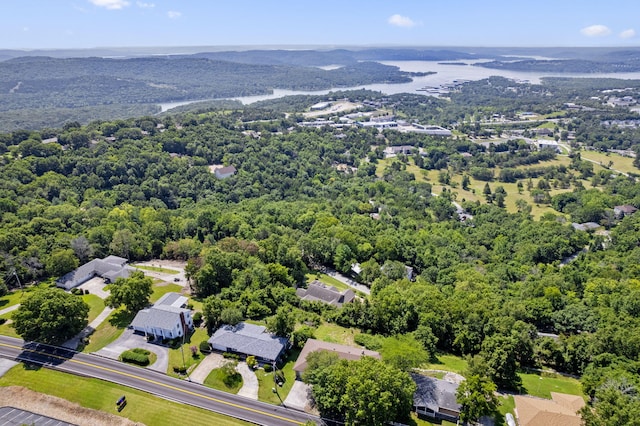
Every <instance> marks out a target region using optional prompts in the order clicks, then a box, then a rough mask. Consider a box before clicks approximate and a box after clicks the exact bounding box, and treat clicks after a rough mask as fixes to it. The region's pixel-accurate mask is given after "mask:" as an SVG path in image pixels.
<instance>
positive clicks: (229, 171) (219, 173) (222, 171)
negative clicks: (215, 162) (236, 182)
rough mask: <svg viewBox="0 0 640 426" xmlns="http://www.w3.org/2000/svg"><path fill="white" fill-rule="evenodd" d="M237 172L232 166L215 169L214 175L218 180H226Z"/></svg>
mask: <svg viewBox="0 0 640 426" xmlns="http://www.w3.org/2000/svg"><path fill="white" fill-rule="evenodd" d="M236 172H237V170H236V168H235V167H233V166H226V167H220V168H217V169H215V171H214V174H215V176H216V178H218V179H226V178H228V177H230V176H233V175H235V174H236Z"/></svg>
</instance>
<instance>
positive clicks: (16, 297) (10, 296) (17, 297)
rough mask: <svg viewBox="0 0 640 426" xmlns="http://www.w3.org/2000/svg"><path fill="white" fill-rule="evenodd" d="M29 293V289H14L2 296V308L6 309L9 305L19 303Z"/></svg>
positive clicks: (0, 307)
mask: <svg viewBox="0 0 640 426" xmlns="http://www.w3.org/2000/svg"><path fill="white" fill-rule="evenodd" d="M27 295H29V292H28V291H22V290H14V291H11V292H9V293H7V294H6V295H5V296H2V297H0V309H6V308H8V307H9V306H13V305H17V304H18V303H20V302H21V301H22V300H23V298H25V297H27Z"/></svg>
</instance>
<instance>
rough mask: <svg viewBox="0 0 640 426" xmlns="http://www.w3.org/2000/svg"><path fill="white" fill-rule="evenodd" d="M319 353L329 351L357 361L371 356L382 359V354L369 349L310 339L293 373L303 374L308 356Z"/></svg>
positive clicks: (342, 357)
mask: <svg viewBox="0 0 640 426" xmlns="http://www.w3.org/2000/svg"><path fill="white" fill-rule="evenodd" d="M317 351H329V352H333V353H335V354H338V356H339V357H340V358H341V359H348V360H357V359H360V358H362V357H363V356H370V357H374V358H378V359H380V354H379V353H378V352H376V351H370V350H368V349H363V348H357V347H354V346H346V345H339V344H337V343H330V342H323V341H321V340H316V339H309V340H307V343H305V345H304V348H302V352H300V355H299V356H298V359H297V360H296V363H295V364H294V366H293V371H295V372H297V373H301V372H303V371H305V370H306V369H307V356H308V355H309V354H310V353H312V352H317Z"/></svg>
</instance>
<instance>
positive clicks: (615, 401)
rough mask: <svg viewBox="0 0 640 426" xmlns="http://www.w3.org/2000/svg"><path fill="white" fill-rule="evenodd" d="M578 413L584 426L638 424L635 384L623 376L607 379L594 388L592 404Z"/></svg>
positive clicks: (639, 405) (639, 413) (639, 402)
mask: <svg viewBox="0 0 640 426" xmlns="http://www.w3.org/2000/svg"><path fill="white" fill-rule="evenodd" d="M580 414H581V415H582V418H583V421H584V424H585V425H586V426H617V425H631V426H638V425H640V398H639V397H638V387H637V384H636V383H634V382H633V381H632V380H629V379H627V378H625V377H620V378H616V379H609V380H608V381H607V382H606V383H604V384H603V385H602V386H601V387H600V388H599V389H598V390H596V393H595V398H594V399H593V405H592V406H591V407H590V406H585V407H584V408H583V409H582V410H581V411H580Z"/></svg>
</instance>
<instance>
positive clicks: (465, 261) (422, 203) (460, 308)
mask: <svg viewBox="0 0 640 426" xmlns="http://www.w3.org/2000/svg"><path fill="white" fill-rule="evenodd" d="M47 61H50V59H47ZM100 61H102V60H100ZM160 61H162V60H160ZM142 62H144V61H142ZM142 62H141V63H142ZM176 63H177V62H176ZM106 64H109V62H106ZM554 84H555V85H554ZM567 85H569V83H567V82H566V81H556V82H555V83H554V81H553V80H551V81H549V82H545V84H543V85H539V86H538V85H523V86H522V87H519V88H518V89H517V90H516V91H515V92H514V91H513V90H507V89H506V87H512V86H513V83H512V82H508V81H505V80H502V79H490V80H484V81H481V82H476V83H470V84H469V85H467V86H465V88H464V89H462V90H461V92H460V93H455V94H453V95H452V96H451V99H450V100H443V99H436V98H427V97H423V96H420V95H406V94H403V95H396V96H392V97H385V96H382V95H380V94H376V93H373V92H366V91H362V92H353V93H346V94H345V93H342V94H338V95H336V97H338V96H339V97H343V96H349V97H350V98H351V99H353V100H357V101H365V100H369V101H376V102H379V103H382V104H384V105H385V107H386V108H389V109H393V110H394V111H395V112H396V114H398V115H402V116H403V117H406V118H407V119H409V120H416V121H420V122H424V123H439V124H445V125H447V126H448V127H450V126H451V125H452V123H454V122H459V123H463V122H465V117H466V118H467V119H469V120H466V122H467V123H468V124H469V123H470V124H469V126H470V127H469V128H468V129H467V130H466V131H468V132H473V131H476V130H478V129H480V128H481V126H480V117H482V116H484V115H489V116H491V115H492V114H494V113H509V112H510V113H512V114H516V113H517V112H518V111H522V110H523V109H524V108H525V107H527V108H526V109H527V110H534V111H535V110H540V111H541V112H542V110H543V109H549V110H552V109H553V106H554V105H556V106H557V108H558V109H557V110H560V111H561V110H562V106H561V105H562V103H563V101H564V99H571V98H572V96H573V99H575V96H574V95H573V94H571V90H576V91H578V90H580V91H585V93H586V91H587V90H588V89H587V87H586V86H587V85H584V86H581V87H576V88H573V89H569V88H567ZM546 93H553V94H554V96H553V97H549V96H547V95H546ZM581 93H582V92H581ZM563 96H564V98H563ZM472 99H476V102H477V103H474V102H473V101H472ZM479 99H482V102H480V101H479ZM550 99H551V100H550ZM317 101H318V98H314V97H306V98H304V97H303V98H294V99H292V100H291V103H292V104H295V105H296V106H297V107H296V110H294V111H291V110H290V111H288V112H294V113H295V112H301V111H303V109H304V108H302V106H303V105H304V106H306V107H308V106H310V105H312V104H313V103H315V102H317ZM480 103H481V105H478V104H480ZM284 104H285V101H283V100H281V101H278V102H274V103H272V104H267V103H265V104H259V105H258V107H253V108H241V107H237V108H230V107H229V106H227V108H225V109H213V110H212V109H206V108H204V109H201V110H198V111H192V112H184V113H180V114H175V115H166V116H162V117H158V116H145V117H140V118H135V119H124V120H110V121H94V122H92V123H90V124H89V125H87V126H81V125H80V124H79V123H75V122H69V123H67V124H66V125H65V126H64V127H62V128H59V129H53V128H52V129H47V130H42V131H27V130H21V131H14V132H12V133H6V134H2V135H0V148H1V151H2V157H1V161H2V168H1V169H0V174H1V178H0V211H1V212H2V224H1V228H0V271H1V272H2V275H3V279H4V281H5V282H6V283H7V284H8V285H10V286H14V285H15V284H16V281H15V276H16V275H17V276H18V277H19V279H20V281H21V282H25V283H29V282H36V281H41V280H46V279H48V278H55V277H58V276H60V275H62V274H64V273H65V272H68V271H69V270H72V269H73V268H75V267H77V265H79V264H81V263H83V262H85V261H87V260H88V259H90V258H92V257H93V256H105V255H108V254H114V255H118V256H123V257H126V258H129V259H132V260H141V259H150V258H157V257H165V258H171V259H182V260H188V267H187V273H188V275H189V277H190V278H191V280H192V283H193V284H192V286H193V291H194V293H195V294H196V295H197V296H198V297H200V298H202V299H203V300H204V302H205V316H206V317H207V321H208V323H209V325H210V326H213V325H215V324H216V323H218V322H220V321H221V319H222V318H223V317H224V315H226V316H227V317H228V316H229V315H232V316H234V317H240V318H251V319H263V318H267V317H269V316H271V315H274V314H278V312H279V309H278V308H279V307H281V306H290V308H291V310H292V312H294V313H295V315H296V318H297V319H298V320H299V321H300V322H302V321H305V322H306V323H307V324H314V323H318V321H319V320H320V319H323V320H325V321H330V322H335V323H337V324H340V325H344V326H349V327H356V328H358V329H360V330H362V331H365V332H366V334H364V335H363V337H361V338H360V343H362V344H364V345H367V346H369V347H373V348H375V347H378V346H379V345H380V340H379V339H382V338H387V337H391V336H395V337H396V338H398V339H400V340H399V341H401V340H402V339H413V340H411V341H412V342H414V343H415V342H418V343H417V344H418V345H419V346H420V347H421V348H422V350H424V353H425V354H427V356H434V355H435V354H436V353H438V352H439V351H444V352H448V353H454V354H459V355H464V356H468V357H470V364H471V368H472V370H473V371H474V372H483V374H486V375H488V376H489V377H490V379H491V380H492V381H494V382H495V383H496V384H497V385H498V386H499V387H500V388H503V389H513V390H517V389H519V388H520V386H521V383H520V382H519V378H518V376H517V374H516V372H517V371H518V369H519V368H524V367H542V368H553V369H555V370H558V371H561V372H564V373H570V374H574V375H580V376H582V380H583V386H584V391H585V394H586V395H588V396H589V397H595V399H594V407H595V408H596V411H595V413H596V414H594V416H596V415H600V413H601V412H600V411H598V410H605V409H611V407H613V410H619V411H624V410H629V409H631V408H633V407H636V408H637V405H638V403H639V402H638V400H637V397H635V396H633V395H635V394H633V395H631V394H628V393H625V389H626V388H625V387H624V386H627V385H628V386H631V387H632V388H633V389H637V386H639V385H640V382H639V380H638V377H639V376H638V371H639V368H640V358H639V357H640V280H639V278H640V269H639V268H638V264H639V259H640V231H639V230H640V216H639V215H632V216H628V217H625V218H622V219H620V218H613V217H611V215H610V214H611V211H612V209H613V207H614V206H616V205H620V204H633V205H635V206H640V187H639V186H638V185H637V183H636V182H635V178H634V177H633V176H625V175H622V174H614V173H604V174H603V175H602V176H600V178H599V180H598V182H597V183H596V184H595V185H593V187H592V188H589V189H587V188H586V187H585V186H584V184H583V183H582V181H584V180H585V179H593V177H594V175H595V173H593V170H592V169H593V167H591V170H589V167H588V166H585V162H584V161H582V160H581V158H580V155H579V154H578V155H575V154H574V155H572V158H571V161H570V164H569V165H568V166H565V167H564V169H561V168H558V167H557V166H553V167H548V166H545V162H546V161H552V160H554V159H555V158H556V153H553V152H545V151H544V150H543V151H535V150H532V149H530V148H529V147H527V146H526V144H524V143H522V142H518V141H509V142H505V143H503V144H496V145H495V146H493V147H492V148H491V147H490V148H485V147H484V146H483V145H479V144H476V143H474V142H473V141H471V140H470V139H468V138H467V137H466V135H464V134H462V133H460V134H457V135H455V136H454V137H452V138H449V139H441V138H435V137H430V136H426V135H417V134H407V133H400V132H397V131H394V130H385V131H384V132H383V133H379V132H378V131H377V130H376V129H372V128H359V127H351V128H344V129H334V128H331V127H329V126H326V127H323V128H303V127H297V126H296V124H297V122H298V121H299V120H300V116H299V115H297V114H290V115H285V114H284V112H285V110H286V109H287V108H286V107H285V105H284ZM200 108H202V106H201V107H200ZM549 112H551V111H549ZM613 112H615V111H612V110H607V109H606V108H603V110H602V111H599V112H598V111H590V112H589V111H587V112H585V111H579V112H575V113H573V112H569V113H567V115H565V116H563V118H562V120H566V121H567V122H566V123H564V124H562V123H560V124H559V126H561V127H562V128H566V127H567V126H568V124H569V123H568V122H569V118H571V117H570V115H571V114H575V115H574V118H575V121H573V123H574V129H575V131H576V139H578V138H580V137H582V138H584V141H585V144H588V143H589V142H591V143H593V144H594V145H595V143H596V142H597V140H593V139H592V138H591V136H590V135H589V133H588V132H586V131H584V133H582V132H583V131H582V130H581V129H583V128H584V129H588V128H592V127H594V128H595V127H598V128H599V129H604V130H601V131H602V132H607V131H608V130H606V128H605V127H602V126H600V120H601V118H602V117H603V116H607V117H609V116H612V114H613ZM472 117H473V119H471V118H472ZM476 117H477V121H478V129H475V122H476V119H475V118H476ZM559 132H560V128H559V129H558V133H559ZM52 137H57V140H58V142H50V143H43V142H42V141H43V140H44V139H49V138H52ZM610 138H611V140H617V139H616V137H615V136H613V135H611V136H610ZM620 143H622V142H620ZM401 144H409V145H413V146H415V148H416V153H415V154H412V155H409V156H398V157H396V158H394V159H391V160H389V159H387V160H383V149H384V148H385V147H386V146H388V145H401ZM629 146H631V147H633V146H635V144H634V141H633V140H632V141H630V142H629ZM419 149H422V150H423V153H424V155H418V153H417V152H418V150H419ZM462 154H470V155H462ZM383 161H384V162H383ZM213 164H224V165H233V166H235V168H236V169H237V171H238V172H237V174H235V175H234V176H232V177H229V178H227V179H216V177H215V175H214V174H212V173H211V172H210V169H209V166H210V165H213ZM336 164H347V165H349V166H353V167H356V168H357V171H354V172H343V171H340V170H339V169H338V168H337V167H336ZM381 164H382V165H383V166H384V167H383V169H382V171H379V170H378V166H379V165H381ZM521 166H526V167H525V168H524V169H523V168H522V167H521ZM411 167H417V168H418V170H423V171H425V172H428V171H429V170H440V171H442V173H443V174H442V182H444V181H446V179H447V178H446V174H447V173H465V174H468V175H469V176H471V177H472V178H473V179H474V180H481V181H486V182H487V184H489V183H491V185H495V183H496V182H505V183H506V182H520V183H524V184H527V181H531V179H534V178H535V179H536V188H537V189H538V190H539V191H541V194H543V195H545V196H546V197H547V198H548V199H547V200H544V198H545V197H544V196H543V197H542V198H541V199H540V202H546V203H547V204H549V205H550V206H552V207H553V208H555V213H547V214H544V215H543V216H542V218H541V219H540V220H534V219H533V217H532V216H531V214H530V210H528V209H527V208H526V206H523V208H522V209H521V210H520V211H519V212H518V213H508V212H507V211H506V210H505V208H504V207H503V206H501V205H500V202H498V199H497V198H492V197H488V195H490V193H491V191H489V194H486V195H487V202H482V203H481V202H470V201H465V200H458V201H459V202H460V203H461V204H462V206H463V207H464V208H465V209H466V211H467V212H468V213H469V214H470V215H471V216H472V217H471V218H470V219H469V220H466V221H460V220H459V218H458V215H457V214H456V209H455V207H454V206H453V204H452V201H454V200H455V198H456V196H455V194H454V193H452V192H450V191H444V192H443V193H442V194H441V195H440V196H438V197H435V196H433V194H432V190H433V186H434V185H439V184H440V183H442V182H439V183H435V182H427V181H424V180H423V179H419V177H420V176H417V175H416V174H415V173H413V172H412V171H411V170H413V169H412V168H411ZM532 167H533V168H532ZM535 168H537V171H535V170H534V169H535ZM497 170H500V171H499V172H497ZM523 170H529V171H528V172H526V173H528V174H526V173H525V172H524V171H523ZM532 170H534V171H532ZM505 171H506V172H505ZM565 180H566V182H564V181H565ZM555 181H557V185H558V186H561V185H563V184H566V185H569V186H568V188H572V189H573V191H572V192H568V193H565V194H564V195H562V194H561V195H553V196H552V195H551V194H550V192H549V189H550V187H551V186H553V185H555V184H556V183H555ZM540 182H542V184H541V183H540ZM545 185H546V186H545ZM523 186H524V185H523ZM494 189H495V191H494V192H495V194H498V193H499V191H498V190H497V188H494ZM533 190H534V189H532V191H533ZM373 213H377V216H375V215H373ZM567 218H571V219H572V220H578V221H586V220H594V221H598V222H602V223H605V225H606V226H605V227H606V228H607V231H608V233H606V234H594V233H588V232H584V231H578V230H576V229H574V228H573V227H572V226H571V225H570V224H569V223H568V221H567ZM585 247H586V248H588V250H583V249H584V248H585ZM574 254H579V255H578V256H577V257H576V259H575V260H574V261H571V262H570V261H566V259H567V258H568V257H569V256H571V255H574ZM355 262H359V263H360V264H361V265H362V272H361V274H360V277H359V280H361V281H362V282H363V283H365V284H366V285H368V286H370V287H371V296H370V297H368V298H365V299H363V300H362V301H357V302H355V303H352V304H348V305H345V306H344V307H342V308H340V309H336V308H332V307H325V306H320V305H318V304H314V303H301V302H300V301H299V299H298V298H297V297H296V296H295V288H296V286H298V285H302V284H303V283H304V280H305V279H304V277H305V273H307V272H308V271H309V270H312V269H315V268H320V267H322V266H327V267H332V268H335V269H337V270H339V271H342V272H344V273H348V272H349V270H350V269H351V265H352V264H353V263H355ZM405 265H407V266H411V267H412V268H414V271H415V273H416V278H415V280H413V281H409V280H408V279H406V277H405V269H404V266H405ZM223 313H224V315H223ZM540 332H547V333H553V334H556V335H557V337H555V336H554V337H548V336H541V335H539V334H538V333H540ZM399 344H400V343H399ZM416 359H418V360H420V359H421V358H420V357H417V358H416ZM412 366H413V365H403V368H409V367H412ZM616 392H617V393H616ZM605 398H607V399H606V401H607V404H608V405H607V406H606V407H605V406H604V405H599V404H600V402H601V401H605ZM630 407H631V408H630ZM593 424H596V423H593Z"/></svg>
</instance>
